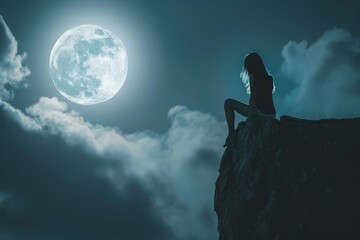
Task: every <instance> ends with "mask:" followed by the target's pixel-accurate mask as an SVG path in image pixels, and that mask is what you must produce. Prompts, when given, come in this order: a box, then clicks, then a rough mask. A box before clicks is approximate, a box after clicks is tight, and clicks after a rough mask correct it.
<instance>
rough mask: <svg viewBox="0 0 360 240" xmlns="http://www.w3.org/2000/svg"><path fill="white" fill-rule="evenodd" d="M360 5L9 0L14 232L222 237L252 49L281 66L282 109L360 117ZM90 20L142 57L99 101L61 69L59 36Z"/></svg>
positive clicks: (3, 63)
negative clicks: (232, 114) (79, 90)
mask: <svg viewBox="0 0 360 240" xmlns="http://www.w3.org/2000/svg"><path fill="white" fill-rule="evenodd" d="M359 12H360V4H358V3H357V1H346V0H343V1H326V0H317V1H314V0H312V1H310V0H306V1H292V0H287V1H254V0H253V1H250V0H249V1H247V0H246V1H245V0H244V1H196V0H192V1H190V0H189V1H175V0H174V1H159V0H154V1H146V0H143V1H140V0H139V1H135V0H131V1H130V0H128V1H120V0H118V1H115V0H114V1H106V0H102V1H95V0H88V1H85V0H83V1H82V0H78V1H75V0H72V1H70V0H69V1H68V0H63V1H38V0H34V1H17V0H11V1H10V0H9V1H7V0H6V1H4V0H2V1H1V4H0V15H1V16H2V17H3V20H2V19H0V20H1V22H0V23H1V24H0V27H1V29H0V30H1V32H0V239H6V240H8V239H9V240H13V239H14V240H15V239H16V240H19V239H20V240H22V239H26V240H31V239H37V240H38V239H46V240H62V239H66V240H69V239H76V240H80V239H87V240H88V239H105V240H106V239H109V240H112V239H119V238H124V239H129V240H132V239H134V240H135V239H141V240H143V239H154V240H155V239H164V240H169V239H171V240H172V239H174V240H176V239H178V240H195V239H196V240H203V239H211V240H215V239H217V229H216V226H217V220H216V216H215V214H214V212H213V205H212V204H213V192H214V182H215V180H216V177H217V175H218V167H219V163H220V158H221V155H222V153H223V149H222V147H221V146H222V144H223V142H224V140H225V137H226V125H225V122H224V121H225V117H224V113H223V103H224V100H225V99H226V98H228V97H232V98H235V99H239V100H241V101H244V102H247V101H248V95H247V94H246V91H245V88H244V87H243V84H242V82H241V80H240V78H239V73H240V71H241V69H242V61H243V58H244V55H245V54H247V53H249V52H251V51H256V52H258V53H259V54H260V55H261V56H262V57H263V60H264V62H265V64H266V66H267V68H268V69H269V70H270V72H271V74H272V75H273V77H274V81H275V84H276V92H275V93H274V100H275V107H276V109H277V117H278V118H279V117H280V116H281V115H284V114H287V115H292V116H297V117H303V118H328V117H341V118H343V117H354V116H357V117H358V116H360V107H359V106H360V70H359V69H360V44H359V35H360V31H359V30H360V28H359V20H360V19H359V14H358V13H359ZM85 23H91V24H96V25H100V26H103V27H105V28H107V29H109V30H111V31H112V32H114V33H115V34H116V35H117V36H119V37H120V38H121V40H122V41H123V42H124V44H125V46H126V48H127V53H128V56H129V72H128V76H127V79H126V81H125V84H124V86H123V88H122V89H121V90H120V91H119V92H118V94H117V95H116V96H115V97H114V98H112V99H111V100H109V101H107V102H105V103H102V104H98V105H93V106H81V105H77V104H74V103H72V102H69V101H68V100H67V99H65V98H63V97H62V95H60V93H59V92H58V91H57V90H56V89H55V87H54V86H53V83H52V81H51V79H50V76H49V70H48V62H49V55H50V51H51V49H52V47H53V45H54V43H55V41H56V40H57V39H58V38H59V36H60V35H61V34H62V33H63V32H65V31H66V30H68V29H70V28H72V27H75V26H78V25H81V24H85ZM15 39H16V40H15ZM16 41H17V48H16V44H15V43H16ZM23 52H26V53H27V57H26V58H24V57H21V54H22V53H23ZM26 67H27V68H26ZM28 71H30V72H31V73H30V74H29V72H28ZM24 85H28V86H27V87H23V86H24ZM11 94H13V98H11V97H9V96H10V95H11ZM238 119H239V120H243V118H238Z"/></svg>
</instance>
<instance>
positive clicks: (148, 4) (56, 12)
mask: <svg viewBox="0 0 360 240" xmlns="http://www.w3.org/2000/svg"><path fill="white" fill-rule="evenodd" d="M337 2H338V3H337ZM355 3H356V1H325V0H324V1H310V0H309V1H94V0H90V1H66V0H64V1H61V2H59V1H36V0H35V1H31V2H30V1H2V4H1V8H0V9H1V14H2V15H3V17H4V19H5V20H6V22H7V24H8V25H9V27H10V29H11V30H12V32H13V34H14V36H15V37H16V39H17V40H18V42H19V50H20V52H22V51H25V52H27V53H28V55H29V57H28V60H27V62H26V63H27V65H28V66H29V68H30V69H31V72H32V74H31V76H30V84H31V88H30V91H28V89H26V90H24V92H19V93H18V94H17V97H16V100H17V104H19V106H27V105H29V104H31V103H33V102H35V101H36V100H37V99H38V98H39V96H49V97H51V96H57V97H59V98H60V99H61V98H62V96H61V95H60V94H59V93H58V92H57V91H56V90H55V89H54V87H53V86H52V82H51V80H50V77H49V73H48V58H49V54H50V50H51V48H52V46H53V44H54V42H55V41H56V39H57V38H58V37H59V36H60V35H61V34H62V33H63V32H64V31H66V30H67V29H68V28H71V27H73V26H76V25H80V24H83V23H87V22H90V23H94V24H99V25H101V24H102V25H104V23H105V24H106V25H109V26H106V27H108V28H109V29H110V30H112V31H114V32H115V33H117V34H118V35H119V36H120V38H121V39H122V40H123V42H124V43H125V45H126V46H127V48H128V51H130V52H129V75H128V78H127V81H126V83H125V86H124V88H123V89H122V90H121V91H120V92H119V94H118V95H117V96H116V97H115V98H114V99H113V100H112V101H110V102H108V103H104V104H102V105H99V106H95V107H82V106H78V105H75V104H74V105H71V106H72V107H74V108H75V109H78V110H79V111H81V112H82V113H83V114H85V116H86V117H87V118H89V119H91V120H92V121H93V122H97V123H100V124H106V125H112V126H119V127H121V129H123V130H124V131H129V132H132V131H136V130H141V129H153V130H157V131H163V130H165V129H166V128H167V120H166V113H167V111H168V110H169V109H170V108H171V107H173V106H175V105H178V104H180V105H185V106H187V107H189V108H191V109H198V110H201V111H204V112H211V113H212V114H214V115H215V116H216V117H218V118H219V119H224V116H223V109H222V105H223V100H224V99H226V98H227V97H229V96H230V97H234V98H238V99H241V100H243V101H247V95H245V91H244V89H243V88H242V86H241V81H240V79H239V77H238V76H239V72H240V70H241V67H242V60H243V57H244V55H245V54H246V53H248V52H250V51H258V52H259V53H260V54H261V55H262V56H263V58H264V61H265V63H266V65H267V67H268V68H269V70H270V71H271V72H272V74H273V75H275V82H276V85H277V87H278V88H277V92H276V94H275V95H274V97H275V99H276V103H278V102H279V101H281V100H282V99H279V97H280V96H282V95H284V94H286V92H287V91H289V88H291V87H292V85H291V82H290V81H288V80H287V79H283V78H281V76H278V75H279V73H280V66H281V62H282V58H281V51H282V48H283V47H284V46H285V44H287V43H288V42H289V41H301V40H304V39H305V40H307V41H309V42H313V41H314V40H316V39H317V38H319V37H320V36H321V35H322V34H323V32H324V31H326V30H329V29H333V28H335V27H339V28H345V29H348V30H350V31H351V32H352V33H353V34H354V35H358V33H359V27H358V20H359V19H358V12H359V10H360V9H359V6H358V5H359V4H355ZM154 62H155V63H154ZM289 85H290V86H289ZM278 105H279V104H278ZM279 108H280V105H279ZM99 109H101V111H102V112H101V114H99V113H98V112H99V111H98V110H99ZM278 112H279V113H283V112H284V111H282V109H278ZM144 114H145V116H146V121H144V120H143V119H144ZM99 115H100V116H99ZM119 116H120V117H119Z"/></svg>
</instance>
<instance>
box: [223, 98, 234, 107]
mask: <svg viewBox="0 0 360 240" xmlns="http://www.w3.org/2000/svg"><path fill="white" fill-rule="evenodd" d="M233 103H234V99H232V98H228V99H226V100H225V102H224V108H229V107H230V106H231V105H232V104H233Z"/></svg>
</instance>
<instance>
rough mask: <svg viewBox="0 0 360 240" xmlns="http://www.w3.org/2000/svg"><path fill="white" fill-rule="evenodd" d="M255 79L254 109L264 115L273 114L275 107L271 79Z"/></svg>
mask: <svg viewBox="0 0 360 240" xmlns="http://www.w3.org/2000/svg"><path fill="white" fill-rule="evenodd" d="M258 78H259V79H255V87H256V107H257V108H258V109H259V110H260V111H261V112H262V113H264V114H269V115H270V114H275V106H274V102H273V98H272V93H273V86H274V84H273V78H272V77H271V76H270V75H266V76H264V77H262V78H260V77H258Z"/></svg>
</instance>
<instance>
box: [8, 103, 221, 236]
mask: <svg viewBox="0 0 360 240" xmlns="http://www.w3.org/2000/svg"><path fill="white" fill-rule="evenodd" d="M6 106H8V105H6ZM4 109H5V112H6V114H7V115H9V116H10V117H11V118H12V119H15V120H16V121H17V123H19V124H20V125H21V126H22V127H23V128H24V129H26V130H29V131H30V132H33V131H34V129H36V132H37V133H38V134H39V133H41V134H45V135H48V136H57V137H61V138H62V139H63V140H64V141H65V142H67V144H68V145H70V146H73V147H79V146H82V147H81V148H80V149H83V148H85V149H86V150H87V154H90V156H97V158H100V159H103V160H102V161H107V162H109V163H112V162H114V161H115V162H117V163H119V164H120V165H121V168H120V170H121V171H119V169H118V168H113V167H97V170H96V171H95V170H94V174H95V173H97V174H101V176H103V177H105V178H106V179H108V180H109V181H110V182H111V184H112V186H113V188H114V192H117V191H119V192H123V193H124V195H128V194H129V193H128V192H129V191H130V190H129V184H130V183H131V182H132V181H136V183H137V184H139V185H140V186H141V187H142V191H145V192H147V194H148V195H149V196H151V201H150V203H148V204H149V209H153V210H155V212H156V213H157V214H158V215H159V217H160V218H161V219H162V221H166V223H167V224H168V225H169V226H168V227H170V228H171V229H172V231H173V234H174V235H175V236H176V238H177V239H189V238H190V239H215V238H216V235H217V234H216V225H217V224H216V218H215V215H214V213H213V201H212V200H213V191H214V183H215V180H216V177H217V169H218V165H219V159H220V155H221V151H222V149H221V148H220V146H221V143H222V141H223V139H224V137H225V136H224V134H225V133H226V131H225V130H226V128H225V123H221V122H218V121H217V120H216V119H215V118H214V117H213V116H211V115H210V114H204V113H202V112H199V111H191V110H189V109H187V108H186V107H183V106H175V107H173V108H172V109H170V110H169V113H168V118H169V120H170V123H171V125H170V128H169V130H168V131H166V132H165V133H163V134H156V133H154V132H151V131H145V132H137V133H132V134H124V133H122V132H121V131H120V130H118V129H116V128H109V127H104V126H101V125H93V124H91V123H89V122H86V121H85V120H84V118H83V117H82V116H81V115H80V114H79V113H78V112H76V111H74V110H69V109H68V107H67V105H66V103H64V102H61V101H59V100H58V99H57V98H45V97H42V98H40V100H39V102H37V103H36V104H34V105H32V106H30V107H28V108H27V109H26V114H25V113H22V112H21V111H19V110H14V108H12V107H10V108H9V107H8V108H4ZM9 109H11V110H10V111H9ZM29 123H31V124H29ZM34 126H35V127H34ZM39 129H40V130H39ZM41 134H40V135H41ZM57 151H62V150H61V149H54V152H57ZM65 151H66V150H65ZM63 157H65V158H69V156H63ZM15 158H21V157H15ZM80 158H89V157H85V153H84V156H83V157H80ZM56 161H60V162H61V161H64V160H62V159H58V160H56ZM89 161H90V160H89ZM56 164H57V165H58V164H59V163H56ZM82 164H89V163H87V162H84V161H82ZM99 165H100V166H101V165H102V164H99ZM110 166H111V164H110ZM73 171H74V170H73ZM80 172H81V171H80ZM64 174H68V173H64ZM75 174H76V173H75V172H74V175H75ZM131 179H133V180H131ZM44 180H45V179H44ZM91 185H94V184H91ZM95 186H96V184H95ZM81 188H84V186H82V187H81ZM71 191H72V192H75V191H76V189H72V190H71ZM95 191H96V192H98V194H101V192H100V191H101V190H95ZM132 197H134V198H135V199H136V198H137V196H130V198H132ZM61 198H66V196H62V197H61ZM141 204H143V203H141ZM133 214H141V213H133ZM117 221H119V220H117ZM194 229H196V231H194Z"/></svg>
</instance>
